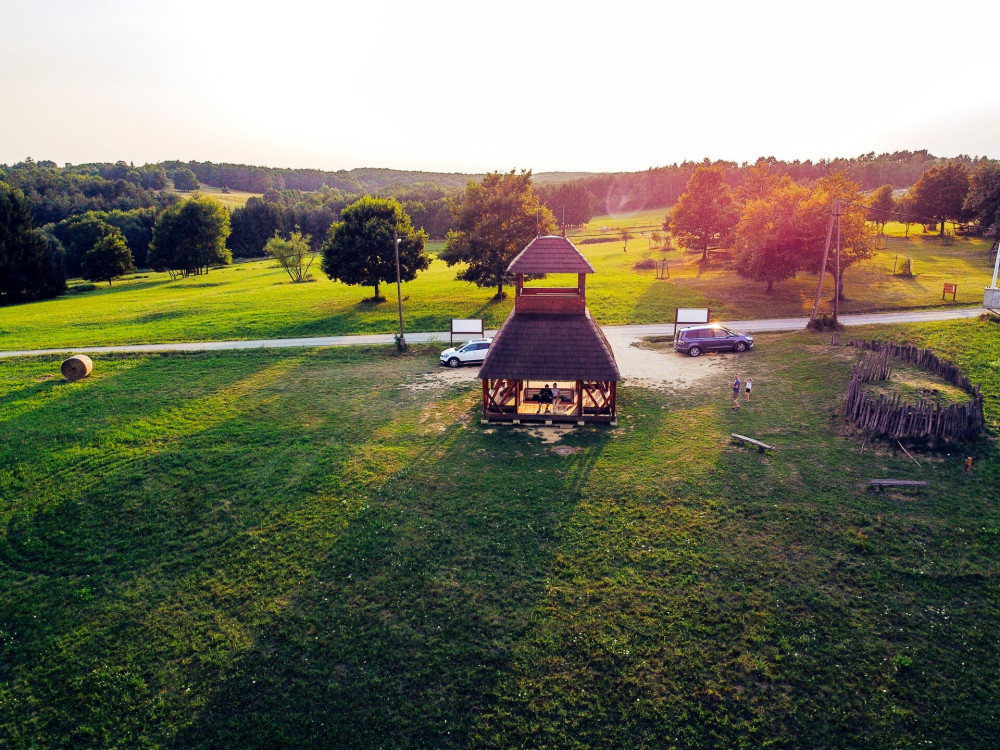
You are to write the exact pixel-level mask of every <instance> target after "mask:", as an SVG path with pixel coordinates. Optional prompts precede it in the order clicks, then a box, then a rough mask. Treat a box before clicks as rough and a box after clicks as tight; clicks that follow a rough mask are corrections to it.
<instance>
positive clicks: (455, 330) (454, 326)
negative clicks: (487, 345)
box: [451, 318, 486, 344]
mask: <svg viewBox="0 0 1000 750" xmlns="http://www.w3.org/2000/svg"><path fill="white" fill-rule="evenodd" d="M485 333H486V329H484V328H483V319H482V318H452V319H451V342H452V343H453V344H454V343H455V335H456V334H458V335H459V336H479V337H480V338H482V337H483V336H484V335H485Z"/></svg>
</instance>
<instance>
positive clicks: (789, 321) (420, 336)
mask: <svg viewBox="0 0 1000 750" xmlns="http://www.w3.org/2000/svg"><path fill="white" fill-rule="evenodd" d="M984 312H986V310H985V309H984V308H982V307H960V308H952V309H936V310H909V311H904V312H891V313H868V314H863V315H841V316H840V321H841V322H842V323H843V324H844V325H846V326H857V325H868V324H873V323H921V322H928V321H934V320H955V319H959V318H977V317H979V316H980V315H982V314H983V313H984ZM807 321H808V318H774V319H771V320H733V321H724V323H723V324H724V325H726V326H729V327H730V328H735V329H736V330H739V331H745V332H747V333H761V332H776V331H797V330H801V329H802V328H805V326H806V322H807ZM602 328H603V330H604V333H605V335H606V336H607V337H608V339H609V341H611V342H612V344H613V345H615V348H616V349H617V348H618V346H617V345H618V344H619V343H621V344H627V343H628V342H631V341H635V340H636V339H640V338H643V337H646V336H664V335H667V334H671V333H673V331H674V325H673V323H656V324H652V325H627V326H603V327H602ZM494 333H496V332H495V331H487V334H488V335H490V336H492V335H493V334H494ZM448 339H449V334H448V332H447V331H434V332H430V333H426V332H425V333H408V334H406V340H407V341H408V342H410V343H412V344H419V343H425V342H428V341H437V342H447V341H448ZM391 343H393V335H392V334H391V333H380V334H369V335H363V336H315V337H311V338H300V339H259V340H256V341H193V342H188V343H177V344H134V345H127V346H66V347H61V348H57V349H30V350H23V351H0V358H3V357H28V356H37V355H41V354H67V353H72V354H105V353H113V352H202V351H221V350H227V349H291V348H298V347H315V346H357V345H365V344H391Z"/></svg>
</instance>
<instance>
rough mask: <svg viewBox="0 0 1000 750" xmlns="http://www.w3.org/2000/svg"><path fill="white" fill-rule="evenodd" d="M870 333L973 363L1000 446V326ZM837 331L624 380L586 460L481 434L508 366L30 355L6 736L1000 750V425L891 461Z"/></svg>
mask: <svg viewBox="0 0 1000 750" xmlns="http://www.w3.org/2000/svg"><path fill="white" fill-rule="evenodd" d="M209 278H210V277H209ZM864 333H865V334H866V335H867V334H870V335H872V336H876V335H877V336H878V337H880V338H888V339H907V340H910V341H913V343H916V344H918V345H920V346H930V347H932V348H935V349H936V350H937V351H939V352H940V353H942V354H944V355H945V356H950V357H952V358H954V359H956V360H957V361H958V362H959V363H960V364H961V365H962V366H963V368H964V369H965V370H966V372H967V373H968V374H969V375H970V377H971V378H972V379H973V380H974V381H975V382H979V383H981V384H982V385H983V390H984V394H985V395H986V399H985V400H986V408H987V422H988V424H990V425H991V428H992V430H993V431H994V436H995V434H996V430H997V420H998V418H1000V379H998V377H997V374H996V373H997V364H998V363H997V359H998V357H1000V353H998V351H997V347H996V340H997V338H996V336H997V326H996V324H993V323H988V322H985V321H972V322H968V321H963V322H962V323H947V324H934V325H931V326H922V327H921V328H919V329H917V328H914V327H903V326H897V327H892V328H877V329H875V328H873V329H870V330H867V331H865V332H864ZM827 340H828V337H826V336H821V335H809V334H805V333H801V334H795V335H786V336H779V335H769V336H762V337H761V340H760V342H759V344H758V346H757V347H756V348H755V350H754V351H753V352H751V353H748V354H746V355H742V356H739V357H737V356H732V357H721V356H720V360H719V361H720V366H719V369H718V372H717V374H715V375H713V376H712V377H710V378H708V379H706V380H705V381H701V382H700V383H699V384H698V385H697V387H694V388H691V389H688V390H683V391H677V392H669V393H668V392H660V391H654V390H647V389H639V388H630V387H628V386H624V387H622V388H621V389H620V394H621V420H620V425H619V427H618V428H615V429H603V428H586V429H579V430H572V431H569V432H568V433H567V434H566V435H565V436H564V437H563V438H562V440H561V442H560V446H566V447H570V448H574V449H576V451H575V452H572V453H570V454H569V455H565V456H564V455H558V454H556V453H555V452H554V451H553V450H552V448H553V446H552V445H550V444H546V443H543V442H541V441H540V440H538V439H537V438H535V437H532V436H531V435H530V434H529V433H527V432H526V431H521V430H518V429H516V428H509V427H503V428H498V427H495V426H483V425H481V424H479V421H478V408H479V407H478V394H479V388H478V381H477V380H471V381H469V382H464V383H463V382H459V383H452V382H451V381H450V380H449V379H448V378H444V377H442V376H440V372H441V371H440V368H439V367H437V365H436V357H435V354H436V348H433V347H426V346H424V347H421V346H414V347H411V350H410V352H408V353H407V354H404V355H398V354H396V353H395V352H394V351H393V350H392V349H391V347H383V348H362V347H358V348H347V349H335V350H333V349H331V350H310V351H301V352H296V353H291V354H290V353H282V352H274V351H256V352H231V353H224V354H209V353H203V354H193V355H171V356H135V357H126V356H115V357H102V358H100V359H99V360H98V361H97V367H96V368H95V372H94V375H92V376H91V377H90V378H88V379H86V380H83V381H80V382H77V383H64V382H62V381H61V380H59V379H58V377H57V373H58V365H59V359H58V358H51V357H46V358H32V359H23V360H10V361H7V362H5V363H4V365H3V367H2V368H0V426H2V429H3V432H4V435H5V437H6V436H9V437H7V438H6V439H5V440H4V441H2V442H0V589H2V591H3V596H2V597H0V656H2V658H0V737H4V739H5V744H6V746H9V747H11V748H27V747H38V746H45V747H55V746H74V747H108V746H137V747H193V746H204V747H222V746H229V747H274V746H278V745H281V746H303V747H385V748H389V747H439V748H450V747H454V748H459V747H497V748H501V747H502V748H507V747H521V746H536V747H542V746H548V747H554V746H574V747H612V746H617V747H626V748H630V747H636V748H638V747H654V746H655V747H669V746H677V747H704V748H708V747H720V746H725V747H748V748H749V747H760V746H783V747H802V746H812V747H858V748H861V747H864V748H872V747H874V748H889V747H902V746H916V745H920V744H925V743H932V744H935V745H943V746H962V747H970V748H980V747H981V748H986V747H992V746H993V744H994V741H995V727H996V725H997V720H998V717H997V708H996V701H995V698H996V695H995V675H996V673H997V671H998V669H1000V654H998V652H997V649H996V642H997V640H998V638H1000V617H998V615H1000V612H998V608H1000V606H998V602H1000V597H998V593H1000V592H998V585H997V584H998V577H997V562H996V561H997V553H998V552H1000V509H998V507H997V504H998V500H1000V498H998V496H997V492H996V487H997V486H998V480H1000V460H998V459H1000V455H998V449H997V444H996V440H995V437H991V438H988V439H986V440H983V441H980V442H978V443H975V444H973V445H968V446H958V447H957V448H956V450H954V451H944V452H940V453H920V454H918V455H919V457H920V458H921V463H922V465H921V466H920V467H917V466H916V465H914V464H913V463H912V462H911V461H910V460H909V459H908V458H907V457H906V456H905V455H903V454H902V452H900V451H898V450H897V449H894V448H893V446H892V445H889V444H881V443H879V442H877V441H876V442H875V443H872V442H871V441H869V444H868V447H867V448H866V450H865V452H864V453H863V454H860V453H859V448H860V443H859V441H858V440H857V439H855V438H854V437H853V436H852V435H851V433H850V431H849V430H848V429H847V428H846V427H845V425H844V422H843V419H842V418H841V414H840V412H841V407H842V398H843V395H842V394H843V390H844V387H845V386H846V382H847V379H848V375H849V370H850V365H851V363H852V362H853V361H854V359H855V357H856V356H857V354H858V353H857V352H856V351H855V350H852V349H849V348H847V347H837V348H832V347H829V346H826V341H827ZM669 356H676V355H669ZM737 368H738V369H739V371H740V372H741V373H749V374H751V375H752V376H753V378H754V384H755V390H754V401H753V402H752V403H751V404H750V405H749V406H748V407H746V408H744V409H743V410H741V411H740V412H733V411H731V410H730V408H729V398H728V385H729V381H730V380H731V375H732V373H733V372H735V370H736V369H737ZM730 432H741V433H743V434H747V435H751V436H754V437H758V438H760V439H762V440H764V441H765V442H768V443H771V444H773V445H775V446H776V450H775V451H774V452H773V453H771V454H767V455H761V454H758V453H756V452H755V451H751V450H748V449H745V448H740V447H738V446H734V445H732V444H731V443H730V440H729V433H730ZM949 453H950V455H949ZM967 453H968V454H969V455H974V456H975V457H976V470H975V472H974V473H973V474H971V475H966V474H963V473H962V472H961V465H962V463H963V461H964V456H965V455H966V454H967ZM874 476H891V477H900V478H920V479H926V480H928V481H929V482H930V484H929V486H928V487H927V488H926V489H925V490H924V491H923V492H922V493H920V494H918V495H904V494H899V495H897V494H893V493H887V494H885V495H872V494H869V493H867V492H866V491H865V489H864V485H865V482H866V480H867V479H868V478H871V477H874Z"/></svg>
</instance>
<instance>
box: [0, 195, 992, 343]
mask: <svg viewBox="0 0 1000 750" xmlns="http://www.w3.org/2000/svg"><path fill="white" fill-rule="evenodd" d="M657 220H660V221H662V211H655V212H645V213H643V214H636V215H632V214H629V215H623V216H618V217H598V218H596V219H595V220H594V221H593V222H591V224H590V225H588V226H587V227H584V228H582V229H581V230H580V232H581V233H583V234H593V232H594V231H596V232H597V233H598V236H601V228H602V227H605V226H606V227H608V228H609V232H608V241H607V242H602V243H598V244H586V245H584V244H581V245H580V246H579V247H580V249H581V250H582V251H583V253H584V254H585V255H586V256H587V257H588V259H589V260H590V261H591V263H592V264H593V265H594V267H595V268H596V270H597V273H596V274H593V275H592V276H591V277H590V278H589V279H588V281H587V301H588V304H589V306H590V309H591V311H592V312H593V314H594V316H595V318H596V319H597V320H598V321H600V322H601V324H603V325H618V324H626V323H663V322H670V321H672V320H673V319H674V310H675V308H676V307H709V308H711V310H712V315H713V319H716V320H727V319H728V320H741V319H748V318H749V319H755V318H771V317H787V316H804V315H807V314H808V312H809V310H810V309H811V307H812V304H813V299H814V297H815V293H816V277H815V276H809V275H806V274H799V276H798V277H796V278H795V279H791V280H788V281H785V282H782V283H780V284H778V285H777V286H776V289H775V292H774V294H772V295H768V294H766V293H765V285H763V284H754V283H750V282H745V281H742V280H740V279H739V278H738V277H736V276H735V275H734V274H733V273H732V272H731V270H729V268H728V266H727V265H726V263H725V262H724V260H721V259H718V258H716V259H713V260H712V261H711V262H709V263H708V264H702V263H701V262H700V255H698V254H692V253H688V252H685V251H683V250H680V249H674V250H669V251H662V250H660V249H651V248H650V247H649V243H650V237H649V236H648V235H644V236H636V237H635V238H633V239H632V240H630V241H629V245H628V251H627V252H623V251H622V242H621V240H620V239H616V238H615V227H617V226H619V225H622V224H625V225H629V226H634V225H636V224H639V225H644V224H649V223H655V221H657ZM581 236H582V235H581ZM893 242H895V243H897V244H899V243H907V244H906V248H905V249H906V253H907V255H908V256H909V257H912V258H913V267H914V271H915V274H916V275H915V276H914V277H912V278H904V277H902V276H898V275H893V274H892V266H893V260H894V258H895V255H896V254H897V252H900V251H899V250H897V248H896V247H895V246H893V248H892V251H891V252H881V253H879V254H878V255H877V256H876V257H875V258H874V259H872V260H871V261H868V262H866V263H863V264H859V265H858V266H856V267H851V268H850V269H849V270H848V272H847V273H846V275H845V279H846V282H845V283H846V287H845V289H846V294H847V296H848V298H849V299H848V300H846V301H844V302H843V303H842V304H841V311H842V312H847V313H850V312H863V311H872V310H892V309H908V308H916V307H933V306H938V305H940V306H952V305H955V304H956V303H954V302H952V301H951V299H950V297H949V298H948V300H946V301H942V300H941V290H942V284H943V283H944V282H945V281H947V282H954V283H958V285H959V295H958V303H957V304H981V302H982V289H983V287H984V286H986V284H988V283H989V279H990V275H991V272H992V267H991V266H990V264H989V262H988V244H987V243H986V241H984V240H980V239H968V238H960V239H958V240H957V242H956V244H955V245H954V246H942V245H941V243H940V241H939V240H938V239H937V238H936V237H932V236H923V235H917V236H913V237H911V239H909V240H903V239H900V240H893ZM442 244H443V243H440V242H436V243H430V245H429V250H430V252H431V253H432V254H436V253H437V252H439V251H440V248H441V247H442ZM648 259H656V260H662V259H667V260H669V262H670V278H669V279H664V280H660V279H657V278H656V271H655V269H640V268H636V265H637V264H638V263H640V262H641V261H644V260H648ZM457 270H458V269H457V268H455V267H452V268H449V267H448V266H447V265H445V263H444V262H442V261H440V260H436V259H435V260H434V261H433V262H432V264H431V266H430V268H429V269H428V270H427V271H425V272H423V273H421V274H420V275H419V276H418V277H417V279H415V280H414V281H411V282H407V283H405V284H404V285H403V295H404V297H405V301H404V318H405V325H406V330H408V331H447V330H448V329H449V320H450V319H451V318H483V319H484V320H485V321H486V327H487V328H498V327H499V326H500V325H501V324H502V323H503V321H504V319H505V318H506V316H507V314H508V313H509V312H510V309H511V303H512V300H511V299H510V298H509V297H508V298H507V299H505V300H503V301H497V300H495V299H493V297H492V295H493V293H494V291H495V290H492V289H481V288H479V287H476V286H474V285H473V284H469V283H466V282H460V281H457V280H456V279H455V274H456V272H457ZM313 274H314V276H315V277H316V279H317V280H316V281H315V282H314V283H310V284H293V283H291V282H290V281H289V279H288V277H287V275H286V274H285V272H284V271H282V270H281V269H280V268H278V267H277V266H276V265H275V264H274V263H273V262H272V261H255V262H251V263H238V264H236V265H233V266H228V267H224V268H219V269H213V270H212V271H211V272H210V273H209V274H208V275H207V276H196V277H191V278H187V279H175V280H172V279H170V278H169V277H168V276H167V275H166V274H157V273H143V274H140V275H139V276H138V277H136V278H132V279H124V280H122V281H116V282H115V283H114V285H113V286H112V287H111V288H108V287H106V286H105V285H101V286H99V287H98V288H97V289H96V290H94V291H91V292H82V293H78V294H70V295H64V296H63V297H60V298H57V299H54V300H46V301H44V302H36V303H31V304H25V305H15V306H11V307H5V308H3V309H2V310H0V351H7V350H20V349H34V348H51V347H67V346H100V345H111V344H141V343H157V342H174V341H206V340H228V339H258V338H276V337H296V336H330V335H346V334H356V333H392V332H393V331H394V330H396V327H397V325H398V324H397V313H396V305H395V300H394V292H395V290H394V288H393V286H392V285H388V286H387V285H382V286H381V288H380V293H381V294H382V296H383V297H385V298H386V299H385V301H379V302H373V301H372V300H371V298H372V296H373V289H372V288H371V287H356V286H353V287H349V286H345V285H344V284H340V283H336V282H332V281H330V280H329V279H327V278H326V277H325V276H324V275H323V274H322V272H321V271H320V270H319V267H318V264H316V265H314V267H313ZM575 282H576V280H575V279H572V280H571V281H570V283H574V284H575ZM507 292H508V294H513V290H512V289H511V288H510V287H508V288H507ZM832 293H833V281H832V279H830V278H829V277H828V278H827V281H826V289H825V291H824V294H823V302H822V307H821V310H822V311H827V310H829V309H830V297H831V296H832Z"/></svg>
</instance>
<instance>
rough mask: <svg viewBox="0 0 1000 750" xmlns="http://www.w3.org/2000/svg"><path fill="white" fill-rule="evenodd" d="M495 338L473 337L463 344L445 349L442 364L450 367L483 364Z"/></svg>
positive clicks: (442, 354)
mask: <svg viewBox="0 0 1000 750" xmlns="http://www.w3.org/2000/svg"><path fill="white" fill-rule="evenodd" d="M491 341H493V339H473V340H472V341H468V342H466V343H464V344H462V346H459V347H452V348H451V349H445V350H444V351H443V352H441V364H442V365H448V367H461V366H462V365H481V364H482V363H483V360H484V359H486V350H487V349H489V348H490V342H491Z"/></svg>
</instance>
